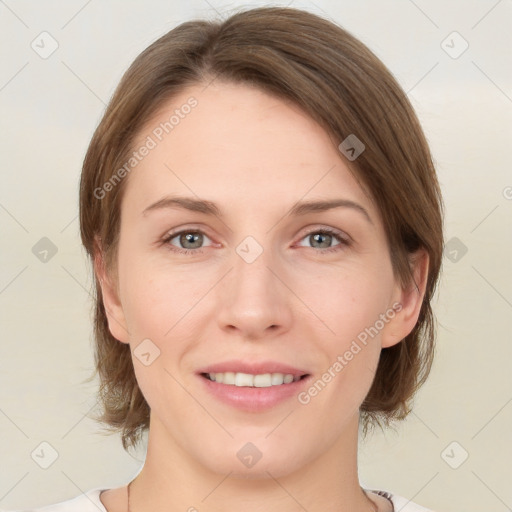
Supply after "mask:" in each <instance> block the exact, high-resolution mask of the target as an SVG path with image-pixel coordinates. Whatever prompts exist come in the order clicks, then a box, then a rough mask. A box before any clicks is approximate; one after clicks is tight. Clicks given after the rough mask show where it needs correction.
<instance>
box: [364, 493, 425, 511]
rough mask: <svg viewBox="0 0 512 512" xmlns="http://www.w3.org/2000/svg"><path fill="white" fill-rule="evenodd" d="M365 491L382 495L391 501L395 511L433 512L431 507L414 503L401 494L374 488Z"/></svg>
mask: <svg viewBox="0 0 512 512" xmlns="http://www.w3.org/2000/svg"><path fill="white" fill-rule="evenodd" d="M367 491H370V492H373V493H375V494H378V495H379V496H384V498H387V499H389V500H390V501H391V503H393V508H394V509H395V510H396V511H397V512H398V511H400V512H434V511H433V510H431V509H428V508H425V507H422V506H420V505H417V504H416V503H413V502H412V501H411V500H408V499H407V498H403V497H402V496H398V495H397V494H394V493H392V492H389V491H379V490H375V489H367Z"/></svg>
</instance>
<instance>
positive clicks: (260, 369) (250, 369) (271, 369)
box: [198, 360, 308, 377]
mask: <svg viewBox="0 0 512 512" xmlns="http://www.w3.org/2000/svg"><path fill="white" fill-rule="evenodd" d="M226 372H233V373H249V374H252V375H262V374H265V373H283V374H285V375H288V374H291V375H293V376H294V377H302V376H303V375H308V373H307V372H305V371H303V370H300V369H299V368H294V367H293V366H290V365H288V364H284V363H279V362H277V361H261V362H255V361H252V362H248V361H236V360H232V361H224V362H222V363H215V364H212V365H208V366H205V367H204V368H201V369H200V370H199V371H198V373H226Z"/></svg>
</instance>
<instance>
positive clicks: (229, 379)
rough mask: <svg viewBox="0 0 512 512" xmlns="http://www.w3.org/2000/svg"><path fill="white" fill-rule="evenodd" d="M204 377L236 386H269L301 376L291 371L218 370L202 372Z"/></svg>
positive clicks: (292, 380) (279, 384)
mask: <svg viewBox="0 0 512 512" xmlns="http://www.w3.org/2000/svg"><path fill="white" fill-rule="evenodd" d="M203 376H205V377H206V378H208V379H210V380H211V381H213V382H218V383H219V384H227V385H231V386H238V387H250V388H253V387H254V388H269V387H271V386H282V385H283V384H291V383H292V382H296V381H298V380H300V379H301V378H302V377H304V375H303V376H296V377H294V376H293V375H292V374H291V373H262V374H258V375H253V374H251V373H242V372H218V373H206V374H203Z"/></svg>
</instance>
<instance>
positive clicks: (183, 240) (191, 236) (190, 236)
mask: <svg viewBox="0 0 512 512" xmlns="http://www.w3.org/2000/svg"><path fill="white" fill-rule="evenodd" d="M201 237H202V235H201V234H200V233H187V234H185V235H182V236H181V240H180V242H181V245H185V248H191V249H197V247H200V246H201V241H202V238H201ZM194 239H195V242H196V245H194V246H193V247H187V246H186V244H187V243H189V242H190V243H192V244H193V243H194ZM198 241H199V244H197V242H198Z"/></svg>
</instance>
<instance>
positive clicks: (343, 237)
mask: <svg viewBox="0 0 512 512" xmlns="http://www.w3.org/2000/svg"><path fill="white" fill-rule="evenodd" d="M305 229H306V232H303V233H302V235H301V236H300V237H299V238H298V242H301V241H302V240H303V239H304V238H306V237H307V236H308V235H310V234H312V233H326V234H328V235H331V236H333V237H335V238H336V239H338V242H339V243H338V244H336V245H334V246H332V247H327V248H325V249H319V250H317V251H316V252H318V253H322V252H328V251H333V250H336V248H337V247H339V246H350V245H352V243H353V239H352V237H350V236H349V235H348V234H347V233H345V232H344V231H341V230H339V229H336V228H333V227H330V226H318V225H316V226H311V227H308V228H305ZM184 233H199V234H201V235H203V237H206V238H207V239H208V240H210V242H211V243H210V244H209V245H207V246H203V247H198V248H195V249H184V248H182V247H178V246H176V245H174V244H171V243H170V242H171V240H173V239H174V238H176V237H177V236H179V235H182V234H184ZM162 244H163V245H168V246H170V250H173V251H175V252H178V253H184V254H189V253H197V254H199V253H201V252H202V250H203V249H205V248H206V247H214V246H217V247H219V246H221V244H219V243H215V242H214V241H213V240H212V237H210V236H209V235H208V234H207V233H206V230H205V229H204V228H203V227H189V226H184V227H181V228H177V229H176V230H171V231H168V232H167V233H166V234H165V235H164V237H163V239H162ZM299 247H307V246H302V245H299ZM311 248H312V249H314V247H311Z"/></svg>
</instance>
